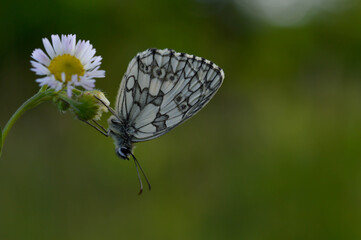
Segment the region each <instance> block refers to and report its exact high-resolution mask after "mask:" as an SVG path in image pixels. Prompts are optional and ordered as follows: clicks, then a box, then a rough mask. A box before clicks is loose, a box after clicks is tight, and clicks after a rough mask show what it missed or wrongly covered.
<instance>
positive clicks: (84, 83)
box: [76, 76, 95, 90]
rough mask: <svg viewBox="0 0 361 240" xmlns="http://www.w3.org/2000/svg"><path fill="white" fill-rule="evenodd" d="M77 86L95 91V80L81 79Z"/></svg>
mask: <svg viewBox="0 0 361 240" xmlns="http://www.w3.org/2000/svg"><path fill="white" fill-rule="evenodd" d="M76 85H77V86H81V87H83V88H85V89H86V90H93V89H94V87H95V80H94V79H91V78H87V77H84V76H82V77H80V81H79V82H77V83H76Z"/></svg>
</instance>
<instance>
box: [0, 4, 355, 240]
mask: <svg viewBox="0 0 361 240" xmlns="http://www.w3.org/2000/svg"><path fill="white" fill-rule="evenodd" d="M360 26H361V4H360V3H359V2H358V1H353V0H317V1H316V0H253V1H252V0H228V1H225V0H224V1H222V0H218V1H217V0H183V1H168V0H152V1H117V0H106V1H101V0H71V1H70V0H65V1H64V0H57V1H48V0H41V1H26V0H19V1H2V2H1V6H0V29H1V32H2V34H1V38H0V110H1V115H0V125H1V126H2V127H3V126H4V125H5V123H6V121H7V120H8V119H9V117H10V116H11V114H12V113H13V112H14V111H15V110H16V109H17V108H18V107H19V106H20V105H21V104H22V103H23V102H24V101H25V100H26V99H27V98H29V97H30V96H31V95H33V94H35V92H36V91H37V90H38V85H37V84H36V83H35V81H34V80H35V78H36V76H35V74H34V73H33V72H31V71H30V63H29V60H30V54H31V52H32V51H33V49H35V48H43V47H42V41H41V39H42V38H43V37H50V36H51V34H54V33H55V34H70V33H75V34H77V38H78V39H85V40H90V41H91V43H92V44H93V45H94V46H95V48H96V49H97V54H98V55H101V56H102V57H103V59H104V60H103V65H102V69H104V70H106V75H107V77H106V79H100V80H98V81H97V87H98V88H100V89H102V90H104V91H105V92H106V93H107V96H108V97H109V99H110V100H111V102H114V100H115V96H116V92H117V89H118V86H119V83H120V80H121V78H122V75H123V74H124V72H125V70H126V67H127V64H128V62H129V61H130V59H131V58H132V57H133V56H135V54H136V53H137V52H140V51H143V50H145V49H147V48H150V47H155V48H173V49H175V50H177V51H182V52H187V53H190V54H195V55H198V56H202V57H205V58H208V59H210V60H212V61H214V62H215V63H217V64H218V65H219V66H220V67H222V68H223V69H224V71H225V75H226V79H225V81H224V84H223V86H222V87H221V89H220V90H219V92H218V93H217V94H216V95H215V97H214V99H212V101H211V102H210V104H209V105H207V107H206V108H205V109H204V110H202V111H201V112H200V113H199V114H197V116H195V117H194V118H192V120H190V121H187V122H186V123H185V124H183V125H181V126H179V127H178V128H176V129H175V130H173V131H171V132H170V133H168V134H166V135H165V136H162V137H160V138H158V139H155V140H152V141H149V142H144V143H141V144H138V145H137V148H136V149H135V154H136V156H137V158H138V159H139V160H140V162H141V163H142V166H143V168H144V169H145V171H146V172H147V174H148V177H149V179H150V181H151V183H152V185H153V189H152V191H150V192H149V191H145V192H144V193H143V195H142V196H138V195H137V192H138V180H137V176H136V171H135V168H134V164H133V163H132V162H128V161H123V160H120V159H118V158H117V157H116V156H115V154H114V146H113V142H112V140H111V139H108V138H105V137H103V136H102V135H100V134H99V133H98V132H96V131H95V130H93V129H91V128H90V127H88V126H86V125H85V124H83V123H81V122H80V121H77V120H75V119H74V117H73V116H72V115H70V114H65V115H64V114H61V113H59V112H58V110H57V109H56V107H55V105H54V104H52V103H50V102H49V103H45V104H42V105H40V106H39V107H37V108H35V109H33V110H31V111H29V112H27V113H26V114H25V115H24V116H23V117H22V118H20V119H19V121H18V122H17V123H16V125H15V126H14V128H13V129H12V131H11V132H10V134H9V135H8V138H7V141H6V142H5V146H4V152H3V155H2V158H1V159H0V240H18V239H25V240H27V239H36V240H42V239H55V240H57V239H70V240H72V239H74V240H75V239H77V240H79V239H86V240H93V239H104V240H108V239H247V240H263V239H278V240H279V239H361V161H360V160H361V107H360V103H361V79H360V76H361V54H360V53H361V27H360ZM102 122H103V124H106V119H103V120H102Z"/></svg>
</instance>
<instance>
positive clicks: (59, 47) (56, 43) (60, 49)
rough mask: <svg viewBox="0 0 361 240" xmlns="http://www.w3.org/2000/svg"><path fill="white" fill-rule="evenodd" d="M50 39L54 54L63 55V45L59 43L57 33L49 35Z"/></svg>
mask: <svg viewBox="0 0 361 240" xmlns="http://www.w3.org/2000/svg"><path fill="white" fill-rule="evenodd" d="M51 40H52V42H53V47H54V51H55V54H56V56H59V55H63V54H64V51H63V46H62V45H61V41H60V38H59V35H51Z"/></svg>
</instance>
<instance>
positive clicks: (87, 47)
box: [78, 41, 93, 65]
mask: <svg viewBox="0 0 361 240" xmlns="http://www.w3.org/2000/svg"><path fill="white" fill-rule="evenodd" d="M92 47H93V46H92V45H91V44H90V43H89V41H86V43H85V44H84V46H83V49H82V52H79V55H78V59H79V60H80V62H81V63H82V64H83V65H84V61H83V57H84V56H86V55H87V54H88V51H90V50H91V49H92Z"/></svg>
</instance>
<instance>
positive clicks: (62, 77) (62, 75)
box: [61, 72, 66, 82]
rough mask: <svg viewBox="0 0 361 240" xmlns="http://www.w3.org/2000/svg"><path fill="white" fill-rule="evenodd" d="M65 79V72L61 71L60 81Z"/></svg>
mask: <svg viewBox="0 0 361 240" xmlns="http://www.w3.org/2000/svg"><path fill="white" fill-rule="evenodd" d="M65 80H66V76H65V72H62V73H61V81H63V82H65Z"/></svg>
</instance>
